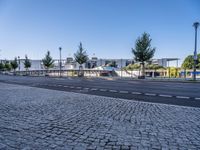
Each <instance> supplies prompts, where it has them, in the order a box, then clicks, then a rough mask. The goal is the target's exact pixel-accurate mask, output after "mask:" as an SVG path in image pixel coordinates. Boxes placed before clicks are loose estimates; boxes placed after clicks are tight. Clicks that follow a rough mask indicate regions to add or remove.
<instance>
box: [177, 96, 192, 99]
mask: <svg viewBox="0 0 200 150" xmlns="http://www.w3.org/2000/svg"><path fill="white" fill-rule="evenodd" d="M176 98H182V99H189V97H187V96H176Z"/></svg>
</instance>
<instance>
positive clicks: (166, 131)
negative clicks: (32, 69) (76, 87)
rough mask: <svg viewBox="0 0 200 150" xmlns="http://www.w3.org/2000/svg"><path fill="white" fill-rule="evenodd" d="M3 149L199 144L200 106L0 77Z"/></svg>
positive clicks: (198, 146)
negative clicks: (5, 81)
mask: <svg viewBox="0 0 200 150" xmlns="http://www.w3.org/2000/svg"><path fill="white" fill-rule="evenodd" d="M0 149H24V150H29V149H42V150H43V149H59V150H62V149H63V150H68V149H75V150H79V149H81V150H82V149H124V150H125V149H142V150H143V149H144V150H145V149H173V150H174V149H181V150H184V149H200V109H198V108H192V107H181V106H172V105H165V104H153V103H143V102H137V101H130V100H124V99H116V98H107V97H100V96H92V95H84V94H76V93H70V92H62V91H53V90H47V89H39V88H32V87H25V86H17V85H8V84H2V83H0Z"/></svg>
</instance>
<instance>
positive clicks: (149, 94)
mask: <svg viewBox="0 0 200 150" xmlns="http://www.w3.org/2000/svg"><path fill="white" fill-rule="evenodd" d="M145 95H147V96H156V94H154V93H145Z"/></svg>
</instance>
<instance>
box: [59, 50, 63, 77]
mask: <svg viewBox="0 0 200 150" xmlns="http://www.w3.org/2000/svg"><path fill="white" fill-rule="evenodd" d="M61 50H62V47H59V51H60V63H59V66H60V77H61V67H62V62H61Z"/></svg>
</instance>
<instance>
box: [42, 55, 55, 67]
mask: <svg viewBox="0 0 200 150" xmlns="http://www.w3.org/2000/svg"><path fill="white" fill-rule="evenodd" d="M42 63H43V65H44V67H45V69H47V70H49V68H52V67H53V66H54V60H53V58H52V57H51V56H50V51H47V53H46V55H45V57H44V58H43V59H42Z"/></svg>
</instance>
